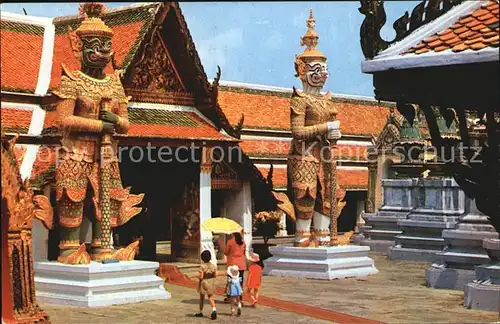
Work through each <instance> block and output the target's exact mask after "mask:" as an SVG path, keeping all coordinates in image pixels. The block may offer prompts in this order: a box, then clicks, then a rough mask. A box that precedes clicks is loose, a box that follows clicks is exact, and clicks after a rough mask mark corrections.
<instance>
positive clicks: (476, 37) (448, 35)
mask: <svg viewBox="0 0 500 324" xmlns="http://www.w3.org/2000/svg"><path fill="white" fill-rule="evenodd" d="M498 9H499V4H498V1H490V2H488V3H486V4H484V5H482V6H481V8H479V9H477V10H475V11H474V12H471V13H470V14H468V15H466V16H463V17H461V18H460V19H459V20H458V21H457V22H456V23H455V24H454V25H452V26H451V27H449V28H447V29H445V30H443V31H442V32H440V33H436V34H434V35H433V36H431V37H428V38H426V39H425V40H423V41H422V42H420V43H419V44H418V45H416V46H414V47H412V48H410V49H409V50H408V51H406V52H405V53H404V54H407V53H415V54H422V53H427V52H430V51H434V52H441V51H445V50H451V51H453V52H462V51H465V50H468V49H470V50H474V51H477V50H481V49H483V48H487V47H498V44H499V39H498V33H499V26H498V25H499V21H498Z"/></svg>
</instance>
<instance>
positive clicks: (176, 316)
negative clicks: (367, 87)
mask: <svg viewBox="0 0 500 324" xmlns="http://www.w3.org/2000/svg"><path fill="white" fill-rule="evenodd" d="M371 256H372V257H373V258H374V260H375V264H376V266H377V268H378V269H379V270H380V272H379V273H378V274H377V275H374V276H370V277H368V278H366V279H344V280H334V281H319V280H304V279H293V278H279V277H264V278H263V288H262V296H265V297H269V298H275V299H279V300H281V301H284V302H294V303H298V304H303V305H306V307H307V305H310V306H314V307H318V308H322V309H326V310H329V311H333V312H336V313H343V314H346V315H351V316H356V317H361V318H365V319H371V320H376V321H380V322H384V323H395V324H400V323H409V324H413V323H492V322H496V321H499V319H500V318H499V315H498V314H497V313H493V312H483V311H476V310H469V309H466V308H464V307H463V292H462V291H455V290H439V289H431V288H427V287H425V285H424V282H425V269H426V268H427V267H428V266H429V265H430V264H427V263H419V262H406V261H400V262H397V261H388V260H387V259H386V257H384V256H382V255H380V254H375V253H373V254H371ZM217 280H218V281H219V285H221V286H222V285H224V281H225V278H224V277H221V278H218V279H217ZM166 287H167V289H168V290H169V291H171V293H172V295H173V297H172V298H171V299H170V300H167V301H154V302H144V303H138V304H131V305H118V306H112V307H106V308H76V307H65V306H49V305H43V304H42V305H41V306H42V307H43V309H44V310H45V311H47V313H48V314H49V315H50V316H51V319H52V322H53V323H55V324H58V323H61V324H62V323H71V324H77V323H82V324H83V323H112V322H119V323H131V324H132V323H141V324H146V323H204V322H206V321H210V320H209V319H208V318H205V319H199V318H193V317H192V314H193V313H194V312H196V311H197V309H198V306H197V304H198V296H197V294H196V292H195V291H194V290H193V289H191V288H185V287H181V286H177V285H172V284H167V285H166ZM269 300H270V301H272V299H269ZM216 301H217V302H218V310H219V313H220V316H219V319H218V320H217V322H221V323H235V322H239V323H287V324H288V323H290V324H291V323H331V322H328V321H324V320H320V319H316V318H312V317H309V316H304V315H298V314H296V313H294V312H289V311H282V310H280V308H279V307H278V308H275V307H266V306H262V305H261V306H260V307H258V308H255V309H254V308H246V307H245V308H244V309H243V316H242V317H240V318H234V317H230V316H229V311H230V310H229V305H227V304H222V303H221V301H222V297H217V298H216ZM262 301H263V302H264V301H265V298H262ZM273 306H279V305H278V304H277V303H276V304H274V305H273ZM205 307H206V308H205V309H206V311H205V313H206V314H207V315H208V313H209V307H208V304H207V306H205ZM341 322H344V320H343V319H342V318H339V319H337V321H336V323H341ZM344 323H345V322H344Z"/></svg>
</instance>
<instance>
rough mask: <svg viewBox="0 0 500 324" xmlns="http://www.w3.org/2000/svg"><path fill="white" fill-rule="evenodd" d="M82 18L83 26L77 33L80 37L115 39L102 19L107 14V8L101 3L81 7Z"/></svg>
mask: <svg viewBox="0 0 500 324" xmlns="http://www.w3.org/2000/svg"><path fill="white" fill-rule="evenodd" d="M79 11H80V16H81V17H83V18H84V20H83V21H82V24H81V25H80V27H78V29H77V30H76V31H75V32H76V34H77V35H78V36H79V37H89V36H97V37H99V36H105V37H113V31H112V30H111V28H109V27H108V26H106V24H105V23H104V22H103V21H102V20H101V18H100V17H102V16H104V14H105V13H106V7H105V6H104V4H102V3H99V2H87V3H84V4H82V5H80V9H79Z"/></svg>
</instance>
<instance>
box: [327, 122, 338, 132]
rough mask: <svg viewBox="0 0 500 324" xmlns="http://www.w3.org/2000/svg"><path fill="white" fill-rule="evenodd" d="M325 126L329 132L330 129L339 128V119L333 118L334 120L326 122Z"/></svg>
mask: <svg viewBox="0 0 500 324" xmlns="http://www.w3.org/2000/svg"><path fill="white" fill-rule="evenodd" d="M326 126H327V127H328V132H330V131H332V130H339V129H340V121H339V120H335V121H329V122H326Z"/></svg>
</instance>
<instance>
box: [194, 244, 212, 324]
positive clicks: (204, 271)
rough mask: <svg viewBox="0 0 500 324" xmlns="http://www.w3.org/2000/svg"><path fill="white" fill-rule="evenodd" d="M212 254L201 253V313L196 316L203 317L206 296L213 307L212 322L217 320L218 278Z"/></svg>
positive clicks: (199, 287)
mask: <svg viewBox="0 0 500 324" xmlns="http://www.w3.org/2000/svg"><path fill="white" fill-rule="evenodd" d="M211 259H212V254H211V253H210V251H208V250H205V251H203V252H202V253H201V266H200V277H199V279H200V282H199V284H198V292H199V293H200V312H199V313H196V314H195V315H194V316H196V317H203V304H204V302H205V295H207V296H208V301H209V302H210V305H211V306H212V314H211V316H210V318H211V319H212V320H215V319H217V310H216V308H215V300H214V297H213V295H214V294H215V279H216V276H217V266H216V265H215V264H213V263H211V262H210V260H211Z"/></svg>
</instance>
